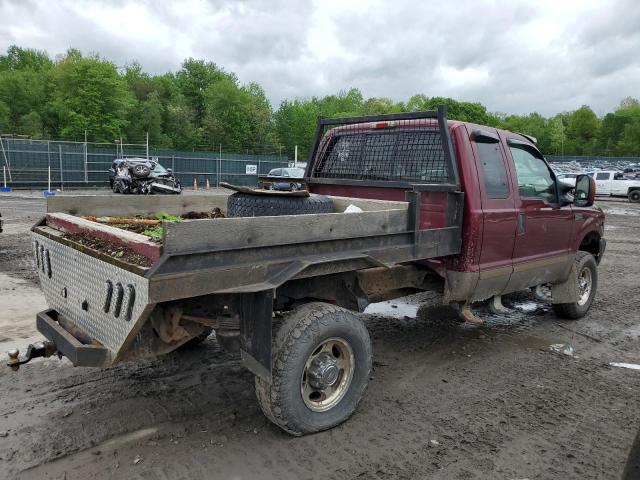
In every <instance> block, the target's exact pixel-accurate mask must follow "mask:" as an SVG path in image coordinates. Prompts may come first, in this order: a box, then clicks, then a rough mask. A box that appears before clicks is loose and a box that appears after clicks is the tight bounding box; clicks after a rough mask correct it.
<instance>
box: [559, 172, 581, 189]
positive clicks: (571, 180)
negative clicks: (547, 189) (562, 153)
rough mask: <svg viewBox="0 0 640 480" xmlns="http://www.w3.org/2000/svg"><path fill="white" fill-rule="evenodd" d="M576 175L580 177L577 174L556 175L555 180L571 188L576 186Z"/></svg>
mask: <svg viewBox="0 0 640 480" xmlns="http://www.w3.org/2000/svg"><path fill="white" fill-rule="evenodd" d="M578 175H580V174H579V173H558V174H557V175H556V178H557V179H558V180H559V181H560V182H562V183H564V184H566V185H570V186H572V187H575V186H576V178H578Z"/></svg>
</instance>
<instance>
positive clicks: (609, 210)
mask: <svg viewBox="0 0 640 480" xmlns="http://www.w3.org/2000/svg"><path fill="white" fill-rule="evenodd" d="M602 210H603V211H604V213H605V214H609V215H633V216H638V215H640V210H636V209H635V208H622V207H610V206H608V205H606V206H605V205H603V206H602Z"/></svg>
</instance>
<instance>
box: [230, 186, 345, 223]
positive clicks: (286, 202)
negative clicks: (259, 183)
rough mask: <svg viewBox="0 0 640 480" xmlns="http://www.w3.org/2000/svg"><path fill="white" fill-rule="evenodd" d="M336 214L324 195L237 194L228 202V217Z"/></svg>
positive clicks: (328, 199) (329, 200)
mask: <svg viewBox="0 0 640 480" xmlns="http://www.w3.org/2000/svg"><path fill="white" fill-rule="evenodd" d="M334 212H335V207H334V206H333V202H332V201H331V199H330V198H329V197H325V196H324V195H311V196H309V197H292V196H286V195H250V194H246V193H238V192H237V193H234V194H233V195H230V196H229V199H228V200H227V216H228V217H275V216H279V215H303V214H307V213H334Z"/></svg>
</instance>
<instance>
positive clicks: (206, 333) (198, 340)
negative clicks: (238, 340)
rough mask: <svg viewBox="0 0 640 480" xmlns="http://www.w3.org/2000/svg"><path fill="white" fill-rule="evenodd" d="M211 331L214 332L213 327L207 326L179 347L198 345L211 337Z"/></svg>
mask: <svg viewBox="0 0 640 480" xmlns="http://www.w3.org/2000/svg"><path fill="white" fill-rule="evenodd" d="M211 332H213V328H205V329H204V330H203V331H202V333H201V334H200V335H197V336H195V337H193V338H192V339H191V340H189V341H187V342H185V343H183V344H182V345H180V347H178V350H183V349H189V348H193V347H195V346H196V345H200V344H201V343H202V342H204V341H205V340H206V339H207V338H208V337H209V335H211Z"/></svg>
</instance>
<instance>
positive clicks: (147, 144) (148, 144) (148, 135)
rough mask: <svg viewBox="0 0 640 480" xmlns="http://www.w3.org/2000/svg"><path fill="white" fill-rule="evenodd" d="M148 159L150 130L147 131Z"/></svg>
mask: <svg viewBox="0 0 640 480" xmlns="http://www.w3.org/2000/svg"><path fill="white" fill-rule="evenodd" d="M147 160H149V132H147Z"/></svg>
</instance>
